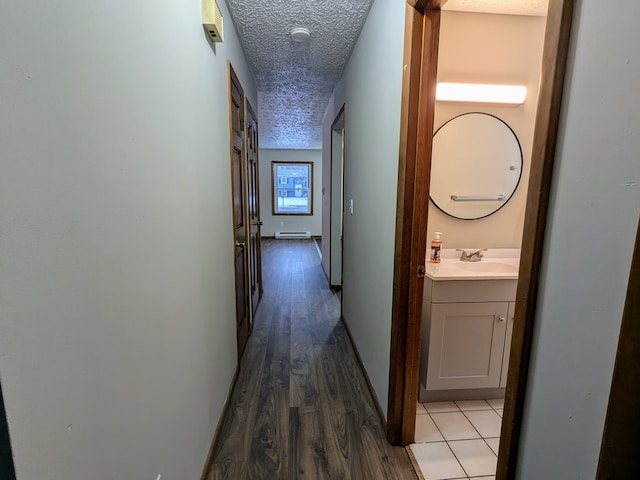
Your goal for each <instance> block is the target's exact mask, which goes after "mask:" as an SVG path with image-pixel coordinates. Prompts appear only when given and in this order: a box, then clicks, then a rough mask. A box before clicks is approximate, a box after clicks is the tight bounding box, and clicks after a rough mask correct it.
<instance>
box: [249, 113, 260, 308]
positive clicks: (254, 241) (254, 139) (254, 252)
mask: <svg viewBox="0 0 640 480" xmlns="http://www.w3.org/2000/svg"><path fill="white" fill-rule="evenodd" d="M246 106H247V109H246V117H247V121H246V125H247V128H246V138H247V142H246V148H247V167H248V179H247V180H248V201H249V239H248V240H249V243H248V246H249V285H250V288H249V290H250V295H251V305H252V308H253V313H255V311H256V309H257V308H258V303H259V302H260V298H262V293H263V289H262V250H261V243H260V238H261V227H262V222H261V221H260V188H259V181H260V175H259V168H258V121H257V120H256V115H255V113H254V112H253V108H251V104H250V103H249V102H247V103H246Z"/></svg>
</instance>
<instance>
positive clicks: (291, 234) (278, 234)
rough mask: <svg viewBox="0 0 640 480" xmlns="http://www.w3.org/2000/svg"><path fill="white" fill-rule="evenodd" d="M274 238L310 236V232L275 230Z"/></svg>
mask: <svg viewBox="0 0 640 480" xmlns="http://www.w3.org/2000/svg"><path fill="white" fill-rule="evenodd" d="M276 238H280V239H286V238H311V232H276Z"/></svg>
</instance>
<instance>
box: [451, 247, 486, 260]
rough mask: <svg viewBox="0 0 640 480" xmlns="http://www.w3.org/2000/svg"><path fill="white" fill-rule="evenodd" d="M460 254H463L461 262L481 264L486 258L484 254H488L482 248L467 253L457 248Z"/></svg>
mask: <svg viewBox="0 0 640 480" xmlns="http://www.w3.org/2000/svg"><path fill="white" fill-rule="evenodd" d="M456 250H457V251H458V252H462V255H460V261H461V262H479V261H480V260H482V257H484V254H483V253H482V252H486V251H487V249H486V248H481V249H479V250H473V251H467V250H464V249H462V248H456Z"/></svg>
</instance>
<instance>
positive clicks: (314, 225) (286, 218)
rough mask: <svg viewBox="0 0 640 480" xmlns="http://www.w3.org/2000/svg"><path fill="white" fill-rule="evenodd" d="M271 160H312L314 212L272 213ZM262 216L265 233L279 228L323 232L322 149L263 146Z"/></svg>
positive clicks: (261, 168)
mask: <svg viewBox="0 0 640 480" xmlns="http://www.w3.org/2000/svg"><path fill="white" fill-rule="evenodd" d="M271 162H313V215H273V196H272V195H273V191H272V188H271ZM260 217H261V219H262V221H263V223H264V225H263V226H262V236H263V237H273V235H275V232H277V231H288V232H291V231H303V232H305V231H309V232H311V235H314V236H320V235H321V234H322V150H276V149H270V148H261V149H260Z"/></svg>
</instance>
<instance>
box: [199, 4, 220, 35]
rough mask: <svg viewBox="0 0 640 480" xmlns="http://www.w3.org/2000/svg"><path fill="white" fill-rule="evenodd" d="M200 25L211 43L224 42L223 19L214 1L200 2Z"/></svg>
mask: <svg viewBox="0 0 640 480" xmlns="http://www.w3.org/2000/svg"><path fill="white" fill-rule="evenodd" d="M202 25H203V26H204V29H205V31H206V32H207V35H209V38H211V41H213V42H222V41H224V39H223V35H224V33H223V31H222V30H223V18H222V13H220V7H218V3H217V2H216V0H202Z"/></svg>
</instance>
